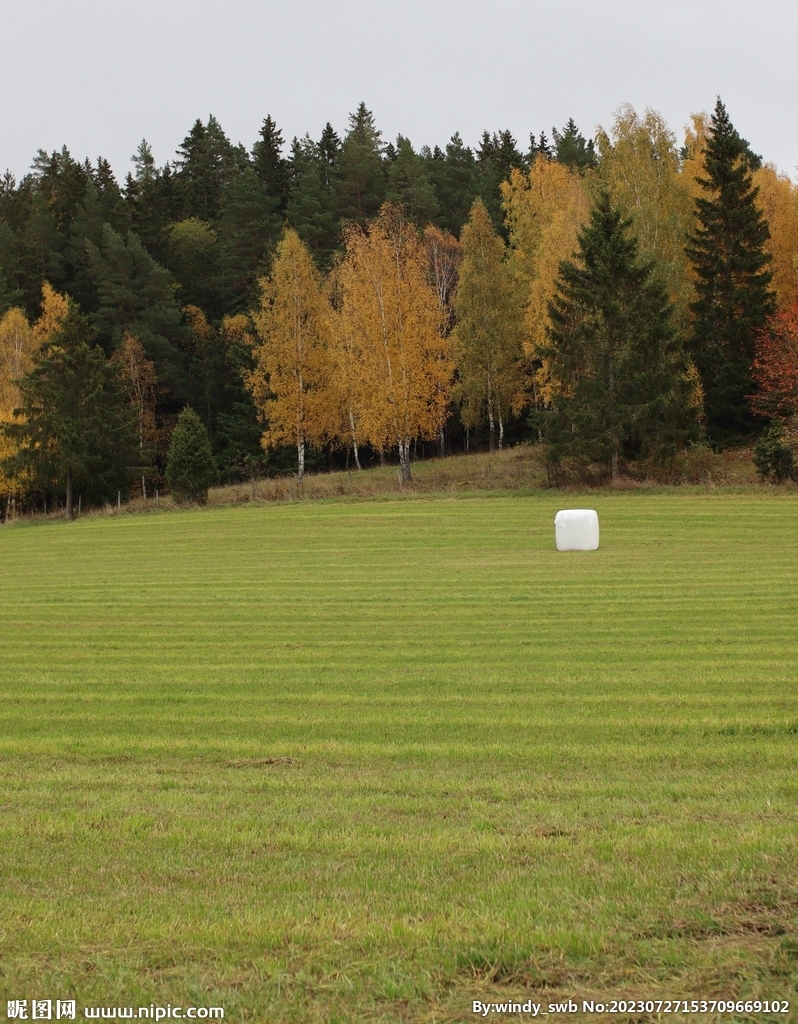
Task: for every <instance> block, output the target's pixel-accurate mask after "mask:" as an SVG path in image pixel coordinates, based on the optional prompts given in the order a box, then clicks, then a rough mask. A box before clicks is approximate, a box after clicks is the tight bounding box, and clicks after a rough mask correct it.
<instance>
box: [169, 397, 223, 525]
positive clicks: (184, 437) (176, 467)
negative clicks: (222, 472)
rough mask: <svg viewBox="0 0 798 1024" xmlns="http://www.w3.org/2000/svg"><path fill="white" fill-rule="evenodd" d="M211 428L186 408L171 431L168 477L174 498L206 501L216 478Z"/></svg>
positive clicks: (192, 501) (199, 502) (198, 501)
mask: <svg viewBox="0 0 798 1024" xmlns="http://www.w3.org/2000/svg"><path fill="white" fill-rule="evenodd" d="M216 476H217V474H216V463H215V462H214V461H213V453H212V452H211V443H210V440H209V438H208V431H207V430H206V429H205V426H204V424H203V422H202V420H201V419H200V418H199V416H198V415H197V414H196V413H195V412H194V410H193V409H192V408H190V407H189V406H186V408H185V409H184V410H183V411H182V412H181V413H180V417H179V419H178V421H177V423H176V424H175V429H174V431H173V432H172V441H171V443H170V445H169V459H168V461H167V463H166V479H167V481H168V483H169V487H170V489H171V491H172V494H173V495H174V497H175V500H176V501H178V502H188V503H191V504H194V503H196V504H198V505H204V504H205V502H206V501H207V500H208V488H209V487H210V486H211V484H213V483H214V482H215V481H216Z"/></svg>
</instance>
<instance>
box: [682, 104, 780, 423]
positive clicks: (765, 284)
mask: <svg viewBox="0 0 798 1024" xmlns="http://www.w3.org/2000/svg"><path fill="white" fill-rule="evenodd" d="M704 158H705V166H706V174H705V176H704V177H702V178H700V179H698V184H699V185H700V186H701V188H702V190H703V195H701V196H699V198H698V199H697V200H696V218H697V227H696V230H695V232H694V233H693V235H692V236H691V237H690V239H689V245H688V248H687V255H688V257H689V259H690V261H691V263H692V266H693V271H694V273H695V291H696V298H695V300H694V301H693V303H692V305H691V309H692V314H693V352H694V358H695V362H696V365H697V366H698V369H699V371H700V372H701V376H702V380H703V386H704V391H705V395H706V412H707V423H708V430H709V433H710V436H711V437H712V438H713V439H714V440H716V441H725V440H731V439H734V438H739V437H740V436H741V435H745V434H747V433H748V432H749V431H750V430H751V428H752V426H753V423H752V421H751V419H750V417H749V414H748V403H747V401H746V396H747V395H748V394H749V393H750V391H751V383H752V382H751V370H750V367H751V363H752V361H753V358H754V350H755V339H756V336H757V333H758V332H759V331H760V330H761V329H762V328H763V327H764V326H765V323H766V321H767V318H768V316H769V315H770V314H771V313H772V312H773V310H774V296H773V292H772V290H771V281H772V277H773V273H772V271H771V269H770V265H771V257H770V253H769V252H768V251H767V244H768V241H769V238H770V232H769V230H768V225H767V221H766V220H765V218H764V216H763V215H762V212H761V211H760V210H759V208H758V207H757V189H756V187H755V186H754V184H753V182H752V165H753V164H754V163H755V161H754V160H753V159H752V154H751V152H750V149H749V147H748V143H747V142H746V141H745V140H744V139H742V138H741V137H740V135H739V134H738V132H737V131H736V129H735V128H734V126H733V125H732V123H731V121H730V119H729V115H728V113H727V112H726V108H725V106H724V105H723V103H722V102H721V101H720V99H719V100H718V102H717V104H716V106H715V110H714V112H713V114H712V120H711V127H710V132H709V137H708V140H707V145H706V151H705V154H704Z"/></svg>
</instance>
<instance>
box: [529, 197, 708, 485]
mask: <svg viewBox="0 0 798 1024" xmlns="http://www.w3.org/2000/svg"><path fill="white" fill-rule="evenodd" d="M629 227H630V222H629V221H624V220H622V218H621V215H620V213H619V212H618V211H617V210H616V209H614V208H613V206H612V204H611V202H610V199H609V196H608V195H607V193H606V192H601V193H599V197H598V200H597V202H596V205H595V206H594V207H593V209H592V210H591V214H590V221H589V223H588V224H587V226H586V227H585V228H583V229H582V231H581V232H580V234H579V245H578V250H577V253H576V259H575V261H570V260H565V261H563V262H562V263H561V265H560V278H559V281H558V284H557V293H556V295H555V297H554V299H553V300H552V301H551V302H550V303H549V318H550V321H551V324H550V327H549V329H548V331H547V334H548V346H547V347H546V348H544V349H543V351H542V353H541V354H542V356H543V358H544V359H545V360H547V361H548V365H549V369H550V372H551V376H552V378H553V385H554V398H553V401H552V405H551V407H550V408H549V409H548V410H547V411H546V412H545V413H544V415H543V424H544V429H545V432H546V438H547V440H548V442H549V445H550V452H551V455H552V458H553V461H554V462H555V463H559V462H560V461H561V460H562V459H563V458H565V457H573V458H575V459H576V460H577V461H578V462H580V463H582V464H583V465H590V464H596V463H598V464H601V465H603V466H604V467H605V469H606V471H607V472H608V473H609V474H610V475H611V477H612V478H613V479H614V480H615V479H617V478H618V477H619V475H620V471H621V464H622V461H623V460H624V459H633V458H636V457H638V456H647V455H654V456H656V455H658V454H660V453H662V452H663V451H664V450H666V449H667V448H668V446H669V445H671V446H672V445H674V444H677V443H679V442H683V441H684V440H685V439H687V437H689V434H690V420H691V413H690V408H689V407H690V402H691V390H690V386H689V380H688V374H687V362H686V359H685V358H684V356H683V354H682V352H681V347H680V345H679V343H678V339H677V337H676V333H675V331H674V329H673V326H672V323H671V320H672V313H673V306H672V303H671V301H670V299H669V298H668V296H667V294H666V293H665V291H664V289H663V287H662V286H661V285H660V284H659V283H657V282H656V281H654V280H653V279H652V268H651V266H650V265H645V264H640V263H639V262H638V258H637V242H636V240H635V239H634V238H633V237H632V236H631V235H630V232H629Z"/></svg>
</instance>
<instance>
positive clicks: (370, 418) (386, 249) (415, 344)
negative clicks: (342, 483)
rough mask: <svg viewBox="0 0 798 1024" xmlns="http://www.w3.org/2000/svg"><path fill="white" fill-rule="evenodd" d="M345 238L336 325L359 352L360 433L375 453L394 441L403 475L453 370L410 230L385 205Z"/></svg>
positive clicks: (436, 420)
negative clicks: (366, 224) (339, 323)
mask: <svg viewBox="0 0 798 1024" xmlns="http://www.w3.org/2000/svg"><path fill="white" fill-rule="evenodd" d="M345 242H346V256H345V258H344V261H343V264H342V266H341V285H342V291H343V304H342V327H343V330H344V331H345V332H346V335H347V336H348V337H349V338H350V339H351V343H352V344H353V345H354V346H356V348H357V351H358V352H359V354H360V373H359V375H358V380H357V385H356V386H357V390H358V394H359V398H360V410H361V416H362V428H363V434H364V437H365V438H366V439H367V440H368V441H369V443H370V444H372V445H373V446H374V447H375V448H376V449H377V450H378V451H380V452H384V451H385V450H386V449H387V448H389V447H393V446H396V449H397V450H398V453H399V463H400V466H401V474H402V479H403V480H404V481H409V480H410V445H411V443H412V442H413V440H415V439H417V438H419V437H421V438H428V439H432V438H434V437H435V436H436V434H437V431H438V428H439V424H440V421H441V415H442V410H445V409H446V408H447V406H448V403H449V397H450V394H451V381H452V374H453V364H452V360H451V355H450V344H449V340H448V338H446V337H444V336H443V335H442V333H441V330H440V325H441V319H442V314H441V310H440V308H439V306H438V299H437V296H436V294H435V292H434V290H433V289H432V288H431V287H430V285H429V283H428V280H427V255H426V252H425V250H424V246H423V243H422V241H421V238H420V237H419V234H418V231H417V230H416V228H415V227H414V226H413V225H412V224H411V223H410V222H409V221H408V220H407V219H406V218H405V217H404V215H403V213H402V210H401V208H400V207H398V206H394V205H392V204H389V203H386V204H385V205H384V206H383V208H382V210H381V211H380V215H379V217H378V218H377V219H376V220H375V221H373V222H372V224H371V225H370V226H369V228H368V230H366V229H364V228H361V227H359V226H356V225H353V226H351V227H349V228H348V230H347V231H346V232H345Z"/></svg>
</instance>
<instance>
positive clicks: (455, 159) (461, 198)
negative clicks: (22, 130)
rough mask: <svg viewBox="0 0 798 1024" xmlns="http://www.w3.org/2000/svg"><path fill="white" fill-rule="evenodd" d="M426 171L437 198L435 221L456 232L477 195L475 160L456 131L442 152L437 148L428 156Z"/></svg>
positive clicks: (465, 218) (464, 220) (458, 231)
mask: <svg viewBox="0 0 798 1024" xmlns="http://www.w3.org/2000/svg"><path fill="white" fill-rule="evenodd" d="M426 163H427V173H428V175H429V179H430V182H431V183H432V187H433V189H434V191H435V196H436V198H437V200H438V207H439V209H438V214H437V217H436V218H435V223H436V224H438V226H440V227H442V228H444V229H445V230H447V231H450V232H451V233H452V234H453V235H455V236H459V234H460V231H461V230H462V227H463V225H464V224H465V222H466V221H467V220H468V214H469V211H470V209H471V207H472V205H473V203H474V199H475V198H476V194H477V193H476V161H475V159H474V154H473V152H472V151H471V150H470V149H469V147H468V146H466V145H464V144H463V140H462V139H461V137H460V133H459V132H455V133H454V135H453V136H452V137H451V139H450V140H449V142H448V143H447V145H446V151H445V153H441V151H440V150H439V149H437V148H436V150H435V151H433V153H432V154H430V156H429V157H428V158H427V160H426Z"/></svg>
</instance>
